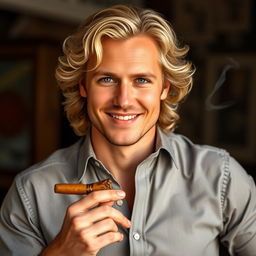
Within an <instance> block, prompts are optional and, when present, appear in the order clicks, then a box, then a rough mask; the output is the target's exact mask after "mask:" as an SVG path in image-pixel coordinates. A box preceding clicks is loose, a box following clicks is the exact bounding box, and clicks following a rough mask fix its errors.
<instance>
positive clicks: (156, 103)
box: [141, 91, 161, 109]
mask: <svg viewBox="0 0 256 256" xmlns="http://www.w3.org/2000/svg"><path fill="white" fill-rule="evenodd" d="M141 95H143V97H141V103H142V104H143V105H145V106H146V107H147V108H149V109H155V108H159V107H160V101H161V100H160V93H159V92H158V91H153V92H144V93H142V94H141Z"/></svg>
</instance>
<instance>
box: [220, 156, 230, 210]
mask: <svg viewBox="0 0 256 256" xmlns="http://www.w3.org/2000/svg"><path fill="white" fill-rule="evenodd" d="M223 158H224V159H223V160H224V168H223V179H222V184H221V198H220V200H221V209H222V213H223V210H224V206H225V201H226V195H227V187H228V183H229V180H230V170H229V154H227V153H226V154H224V155H223Z"/></svg>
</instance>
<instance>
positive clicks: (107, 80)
mask: <svg viewBox="0 0 256 256" xmlns="http://www.w3.org/2000/svg"><path fill="white" fill-rule="evenodd" d="M100 82H103V83H113V82H114V80H113V79H112V78H111V77H103V78H101V79H100Z"/></svg>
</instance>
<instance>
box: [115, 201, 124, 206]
mask: <svg viewBox="0 0 256 256" xmlns="http://www.w3.org/2000/svg"><path fill="white" fill-rule="evenodd" d="M123 203H124V202H123V200H117V201H116V204H117V205H118V206H120V207H121V206H122V205H123Z"/></svg>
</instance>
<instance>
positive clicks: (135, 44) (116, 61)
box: [88, 35, 160, 69]
mask: <svg viewBox="0 0 256 256" xmlns="http://www.w3.org/2000/svg"><path fill="white" fill-rule="evenodd" d="M95 64H96V57H95V55H94V56H92V57H91V58H90V59H89V61H88V66H89V69H90V68H93V67H94V66H95ZM142 65H144V66H148V68H152V69H155V68H157V67H156V66H159V67H160V64H159V49H158V45H157V43H156V41H155V40H154V39H153V38H152V37H150V36H148V35H138V36H133V37H130V38H128V39H124V40H116V39H112V38H104V39H103V40H102V60H101V63H100V65H99V67H110V66H112V67H114V66H115V68H118V67H121V66H126V67H127V68H128V67H130V68H131V67H134V68H135V69H136V68H138V67H139V66H142ZM99 67H98V68H99ZM98 68H97V69H98Z"/></svg>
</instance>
